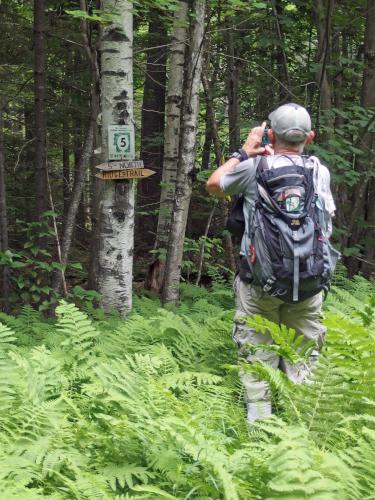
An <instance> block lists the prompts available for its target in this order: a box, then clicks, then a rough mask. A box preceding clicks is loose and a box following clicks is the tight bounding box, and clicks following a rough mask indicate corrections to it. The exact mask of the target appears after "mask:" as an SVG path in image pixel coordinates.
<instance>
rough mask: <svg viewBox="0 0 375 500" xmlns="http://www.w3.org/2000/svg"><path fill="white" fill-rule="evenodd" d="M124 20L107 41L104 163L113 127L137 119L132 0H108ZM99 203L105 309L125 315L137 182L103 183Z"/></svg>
mask: <svg viewBox="0 0 375 500" xmlns="http://www.w3.org/2000/svg"><path fill="white" fill-rule="evenodd" d="M102 9H103V10H104V11H107V12H111V13H112V12H113V11H116V12H117V13H118V18H116V20H114V21H112V22H111V23H110V24H108V25H105V26H104V27H103V33H102V39H101V47H100V53H101V111H102V161H103V162H106V161H108V126H109V125H132V123H133V64H132V63H133V47H132V44H133V15H132V13H131V9H132V3H131V2H128V1H126V0H103V1H102ZM101 184H102V186H101V192H100V199H99V206H98V225H99V251H98V290H99V292H100V294H101V297H102V298H101V304H102V307H103V308H104V310H105V311H108V312H109V311H111V310H113V309H114V310H117V311H118V312H119V313H120V314H121V315H122V316H125V315H126V314H127V313H128V312H129V311H130V310H131V307H132V280H133V247H134V181H132V180H130V181H129V180H121V181H102V182H101Z"/></svg>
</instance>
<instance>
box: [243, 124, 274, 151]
mask: <svg viewBox="0 0 375 500" xmlns="http://www.w3.org/2000/svg"><path fill="white" fill-rule="evenodd" d="M266 126H267V122H263V123H262V125H261V126H260V127H254V128H253V129H251V130H250V133H249V135H248V137H247V139H246V142H245V144H244V145H243V146H242V149H243V150H245V151H246V154H247V156H248V157H249V158H253V157H254V156H258V155H273V148H272V146H271V145H267V146H265V147H262V146H261V144H262V137H263V134H264V129H265V128H266Z"/></svg>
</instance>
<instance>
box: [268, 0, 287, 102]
mask: <svg viewBox="0 0 375 500" xmlns="http://www.w3.org/2000/svg"><path fill="white" fill-rule="evenodd" d="M272 12H273V15H274V18H275V31H276V35H277V38H278V42H279V43H278V45H277V47H276V61H277V67H278V70H279V79H280V81H281V82H283V83H284V85H280V86H279V95H280V101H281V102H283V101H285V100H286V99H287V98H288V97H289V92H288V91H287V89H286V88H285V86H286V87H287V88H288V89H290V78H289V71H288V59H287V57H286V52H285V49H284V38H283V32H282V28H281V24H280V18H281V17H282V14H283V6H282V3H281V2H280V0H272Z"/></svg>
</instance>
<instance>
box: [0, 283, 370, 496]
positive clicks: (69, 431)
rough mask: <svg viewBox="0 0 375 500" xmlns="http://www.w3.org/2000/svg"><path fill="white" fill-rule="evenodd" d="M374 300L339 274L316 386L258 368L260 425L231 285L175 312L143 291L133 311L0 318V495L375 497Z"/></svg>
mask: <svg viewBox="0 0 375 500" xmlns="http://www.w3.org/2000/svg"><path fill="white" fill-rule="evenodd" d="M373 294H374V286H373V284H371V283H369V282H368V281H366V280H364V279H362V278H356V279H355V280H353V281H348V280H346V279H344V278H342V279H341V278H340V279H339V278H338V280H337V283H336V286H335V287H334V288H333V291H332V293H331V294H330V295H329V299H328V300H327V302H326V304H325V323H326V324H327V327H328V335H327V342H326V346H325V348H324V350H323V353H322V355H321V356H320V359H319V362H318V365H317V367H316V369H315V371H314V375H313V377H312V382H311V383H309V384H306V385H303V386H295V385H293V384H291V383H290V382H289V381H288V380H287V379H286V378H285V377H284V376H283V374H282V373H281V372H279V371H277V370H272V369H270V368H268V367H266V366H262V365H258V366H254V368H253V369H254V370H255V371H256V372H257V373H258V374H259V375H260V376H262V377H264V378H265V379H266V380H268V381H269V383H270V386H271V388H272V393H273V402H274V408H275V415H274V416H273V417H272V418H271V419H268V420H264V421H263V422H259V423H258V424H256V425H254V426H253V427H252V428H251V429H249V428H248V427H247V424H246V421H245V417H246V415H245V408H244V405H243V401H242V388H241V384H240V383H239V379H238V370H239V366H238V361H237V355H236V350H235V347H234V345H233V343H232V340H231V330H232V318H233V298H232V292H231V290H230V287H225V286H223V285H214V286H213V287H212V289H211V290H210V292H208V291H207V290H206V289H204V288H199V287H195V286H191V285H184V286H183V287H182V302H181V306H180V307H179V308H173V309H171V310H166V309H162V308H161V307H160V304H159V303H158V301H157V300H156V299H152V298H147V297H135V299H134V309H133V312H132V314H131V315H130V317H129V318H128V319H126V320H120V319H119V318H116V317H106V316H105V315H104V313H103V312H102V311H100V310H98V309H93V308H89V309H88V310H86V311H85V312H83V311H80V310H79V309H78V308H77V307H75V306H74V305H73V304H67V303H64V302H62V303H61V304H60V306H59V307H58V308H57V311H56V312H57V320H54V321H52V320H50V321H46V320H43V319H42V318H41V317H40V315H39V313H37V312H35V311H34V310H32V309H31V308H29V307H24V308H23V310H22V312H21V313H20V314H19V315H18V316H17V317H13V316H9V315H5V314H4V313H1V314H0V322H1V324H0V406H1V410H2V411H1V415H0V442H1V447H0V498H2V499H14V498H16V499H25V500H27V499H30V498H41V497H43V498H51V499H73V498H74V499H94V498H102V499H107V498H108V499H120V498H123V499H130V498H132V499H133V498H135V499H157V498H169V499H186V500H187V499H202V500H204V499H206V500H209V499H222V498H225V499H227V500H236V499H253V498H258V499H263V498H264V499H269V500H272V499H276V498H283V499H302V498H304V499H306V498H308V499H317V500H318V499H319V500H324V499H327V500H335V499H337V500H343V499H359V500H363V499H365V498H367V499H370V498H374V495H375V473H374V468H373V464H374V463H375V445H374V442H375V440H374V437H375V430H374V429H375V417H374V406H375V394H374V386H375V385H374V382H375V371H374V368H373V367H374V361H375V330H374V325H373V321H372V320H373V312H374V311H373V307H371V302H369V298H371V297H372V296H373ZM279 333H280V332H279ZM286 335H289V334H288V333H286ZM290 338H291V337H289V339H290ZM282 344H283V342H281V346H280V349H282V348H283V346H282ZM289 355H291V354H290V352H289Z"/></svg>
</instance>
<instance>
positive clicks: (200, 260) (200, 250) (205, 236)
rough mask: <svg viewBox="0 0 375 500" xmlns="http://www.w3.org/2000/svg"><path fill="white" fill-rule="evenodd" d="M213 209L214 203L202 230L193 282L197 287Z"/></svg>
mask: <svg viewBox="0 0 375 500" xmlns="http://www.w3.org/2000/svg"><path fill="white" fill-rule="evenodd" d="M215 208H216V203H215V204H214V205H212V208H211V212H210V214H209V216H208V219H207V224H206V228H205V230H204V234H203V239H202V242H201V246H200V249H199V260H198V274H197V279H196V281H195V284H196V285H197V286H198V285H199V283H200V281H201V277H202V269H203V261H204V249H205V247H206V239H207V236H208V231H209V230H210V227H211V222H212V217H213V216H214V212H215Z"/></svg>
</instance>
